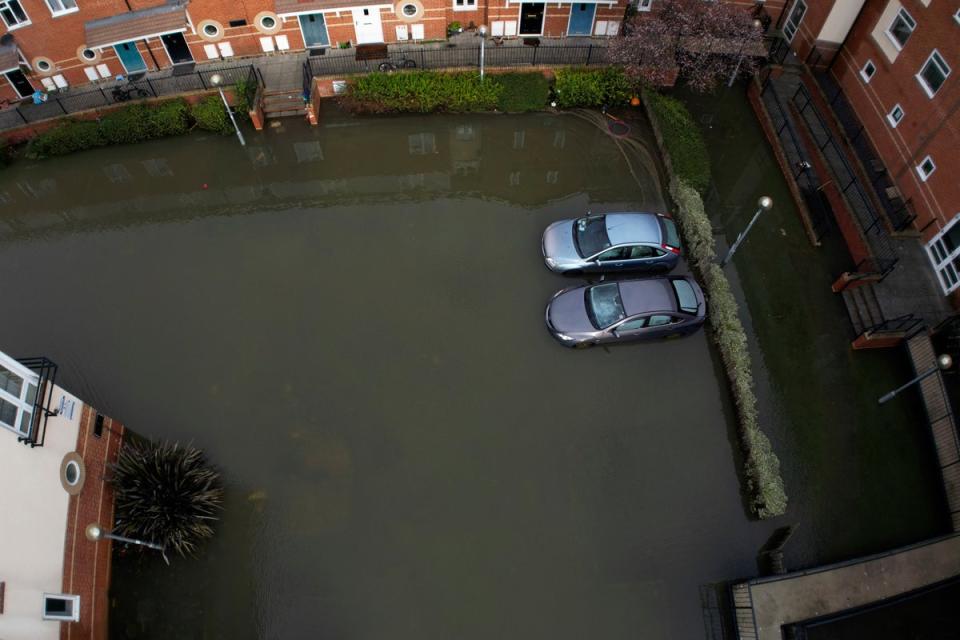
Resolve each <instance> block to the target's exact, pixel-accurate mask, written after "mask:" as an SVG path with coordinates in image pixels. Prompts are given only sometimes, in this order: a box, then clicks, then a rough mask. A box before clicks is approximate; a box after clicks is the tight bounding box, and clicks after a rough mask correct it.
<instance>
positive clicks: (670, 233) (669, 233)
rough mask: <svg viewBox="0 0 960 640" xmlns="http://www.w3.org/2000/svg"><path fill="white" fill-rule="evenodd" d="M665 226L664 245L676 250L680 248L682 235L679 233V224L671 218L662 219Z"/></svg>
mask: <svg viewBox="0 0 960 640" xmlns="http://www.w3.org/2000/svg"><path fill="white" fill-rule="evenodd" d="M660 224H661V225H662V226H663V243H664V244H665V245H667V246H668V247H673V248H674V249H679V248H680V234H679V233H677V223H676V222H674V221H673V220H671V219H670V218H660Z"/></svg>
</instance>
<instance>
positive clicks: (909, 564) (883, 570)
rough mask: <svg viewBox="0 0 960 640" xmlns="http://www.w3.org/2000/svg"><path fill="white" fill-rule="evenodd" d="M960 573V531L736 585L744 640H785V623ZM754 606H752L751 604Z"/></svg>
mask: <svg viewBox="0 0 960 640" xmlns="http://www.w3.org/2000/svg"><path fill="white" fill-rule="evenodd" d="M957 575H960V534H952V535H950V536H946V537H943V538H935V539H933V540H929V541H927V542H923V543H920V544H918V545H913V546H910V547H905V548H903V549H898V550H895V551H891V552H888V553H885V554H880V555H876V556H870V557H868V558H863V559H861V560H855V561H852V562H846V563H840V564H835V565H828V566H825V567H821V568H819V569H813V570H810V571H800V572H796V573H789V574H786V575H783V576H776V577H772V578H757V579H754V580H750V581H748V582H744V583H740V584H737V585H735V586H734V588H733V594H734V604H735V606H736V613H737V627H738V633H739V636H740V639H741V640H748V639H750V640H754V639H755V640H780V639H781V638H782V635H781V634H782V630H781V627H782V626H783V625H785V624H790V623H793V622H800V621H802V620H809V619H811V618H817V617H820V616H825V615H829V614H833V613H838V612H841V611H844V610H847V609H851V608H854V607H860V606H863V605H868V604H871V603H874V602H877V601H879V600H883V599H886V598H892V597H895V596H898V595H900V594H903V593H907V592H910V591H914V590H916V589H920V588H922V587H925V586H928V585H931V584H934V583H937V582H941V581H943V580H946V579H948V578H952V577H954V576H957ZM751 604H752V607H751V606H750V605H751Z"/></svg>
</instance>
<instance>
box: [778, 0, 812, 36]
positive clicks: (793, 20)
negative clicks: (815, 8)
mask: <svg viewBox="0 0 960 640" xmlns="http://www.w3.org/2000/svg"><path fill="white" fill-rule="evenodd" d="M806 13H807V4H806V3H805V2H804V1H803V0H797V2H796V4H794V5H793V9H791V10H790V17H788V18H787V22H786V23H785V24H784V25H783V33H784V35H786V36H787V42H793V37H794V36H795V35H797V30H799V29H800V23H801V22H802V21H803V16H804V15H805V14H806Z"/></svg>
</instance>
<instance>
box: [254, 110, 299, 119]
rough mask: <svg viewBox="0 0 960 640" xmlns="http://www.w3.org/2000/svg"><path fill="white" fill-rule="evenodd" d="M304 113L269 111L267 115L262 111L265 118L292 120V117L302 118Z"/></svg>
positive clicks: (297, 111) (296, 111)
mask: <svg viewBox="0 0 960 640" xmlns="http://www.w3.org/2000/svg"><path fill="white" fill-rule="evenodd" d="M306 113H307V110H306V109H288V110H287V111H271V112H269V113H268V112H266V111H264V112H263V115H264V116H265V117H267V118H292V117H294V116H300V117H303V116H304V115H306Z"/></svg>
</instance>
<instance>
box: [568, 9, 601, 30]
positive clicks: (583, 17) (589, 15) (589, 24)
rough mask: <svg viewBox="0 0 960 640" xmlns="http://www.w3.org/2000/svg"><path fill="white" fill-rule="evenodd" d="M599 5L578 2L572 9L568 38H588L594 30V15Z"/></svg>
mask: <svg viewBox="0 0 960 640" xmlns="http://www.w3.org/2000/svg"><path fill="white" fill-rule="evenodd" d="M596 11H597V5H595V4H591V3H583V2H578V3H576V4H573V5H572V6H571V7H570V25H569V26H568V27H567V35H568V36H588V35H590V31H591V29H593V14H594V13H596Z"/></svg>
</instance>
